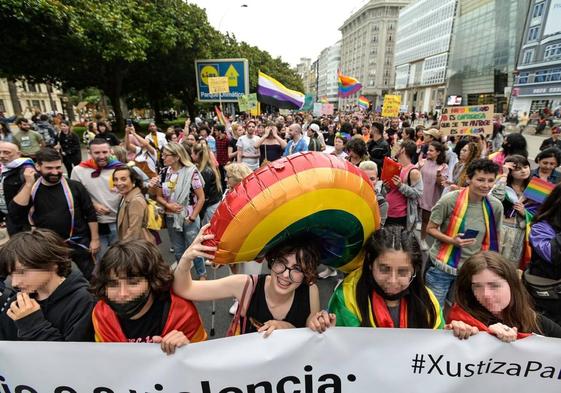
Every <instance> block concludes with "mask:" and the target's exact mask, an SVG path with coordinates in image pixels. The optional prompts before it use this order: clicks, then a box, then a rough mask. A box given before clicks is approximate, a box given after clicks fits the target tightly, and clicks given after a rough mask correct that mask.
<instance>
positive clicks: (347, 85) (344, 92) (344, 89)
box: [337, 71, 362, 98]
mask: <svg viewBox="0 0 561 393" xmlns="http://www.w3.org/2000/svg"><path fill="white" fill-rule="evenodd" d="M337 75H338V78H337V80H338V84H339V97H343V98H345V97H348V96H350V95H351V94H354V93H356V92H357V91H359V90H360V89H362V84H361V83H360V82H359V81H358V80H356V79H355V78H353V77H351V76H346V75H343V74H342V73H341V71H338V72H337Z"/></svg>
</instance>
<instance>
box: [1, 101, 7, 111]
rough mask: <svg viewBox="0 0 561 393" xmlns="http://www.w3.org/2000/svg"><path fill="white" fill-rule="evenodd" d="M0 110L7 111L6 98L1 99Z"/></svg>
mask: <svg viewBox="0 0 561 393" xmlns="http://www.w3.org/2000/svg"><path fill="white" fill-rule="evenodd" d="M0 112H6V106H5V105H4V100H0Z"/></svg>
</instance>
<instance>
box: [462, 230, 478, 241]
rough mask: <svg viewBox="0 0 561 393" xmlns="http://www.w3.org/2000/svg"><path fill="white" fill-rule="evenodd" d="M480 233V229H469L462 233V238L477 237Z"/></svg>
mask: <svg viewBox="0 0 561 393" xmlns="http://www.w3.org/2000/svg"><path fill="white" fill-rule="evenodd" d="M478 234H479V231H476V230H474V229H468V230H467V231H465V232H464V234H463V235H462V239H475V238H476V237H477V235H478Z"/></svg>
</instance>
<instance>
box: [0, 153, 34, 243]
mask: <svg viewBox="0 0 561 393" xmlns="http://www.w3.org/2000/svg"><path fill="white" fill-rule="evenodd" d="M0 164H2V174H0V215H1V216H3V217H4V218H5V220H6V229H7V230H8V234H10V235H13V234H15V233H18V232H21V231H23V230H24V229H26V228H27V226H28V225H27V223H24V226H23V227H22V226H21V225H20V224H17V223H15V222H14V220H13V218H12V217H11V216H10V215H9V214H8V205H9V204H10V202H11V201H12V199H14V197H15V196H16V195H17V193H18V192H19V190H20V189H21V187H22V186H23V184H24V182H25V178H24V176H23V172H24V171H25V169H26V168H31V169H32V170H33V171H35V169H34V168H35V164H34V163H33V160H32V159H30V158H23V157H21V152H20V151H19V149H18V146H17V145H16V144H14V143H10V142H0Z"/></svg>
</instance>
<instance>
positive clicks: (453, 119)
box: [440, 105, 494, 135]
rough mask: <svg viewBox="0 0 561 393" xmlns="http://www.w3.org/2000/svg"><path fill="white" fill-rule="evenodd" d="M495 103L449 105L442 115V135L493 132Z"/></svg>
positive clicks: (443, 109)
mask: <svg viewBox="0 0 561 393" xmlns="http://www.w3.org/2000/svg"><path fill="white" fill-rule="evenodd" d="M493 113H494V108H493V105H475V106H447V107H444V108H442V114H441V115H440V133H441V134H442V135H476V134H491V133H492V132H493Z"/></svg>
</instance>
